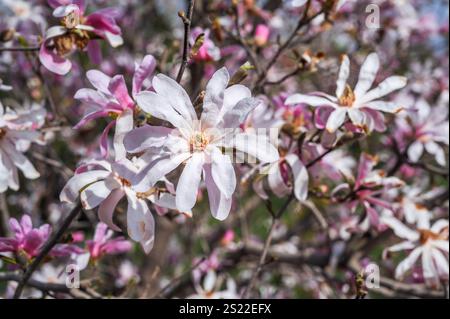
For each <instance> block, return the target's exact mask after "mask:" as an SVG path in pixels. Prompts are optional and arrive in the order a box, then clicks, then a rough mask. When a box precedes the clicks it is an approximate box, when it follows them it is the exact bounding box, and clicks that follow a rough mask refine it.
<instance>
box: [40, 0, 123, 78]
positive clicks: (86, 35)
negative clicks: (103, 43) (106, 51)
mask: <svg viewBox="0 0 450 319" xmlns="http://www.w3.org/2000/svg"><path fill="white" fill-rule="evenodd" d="M48 3H49V5H50V6H51V7H53V8H54V9H55V10H54V11H53V16H54V17H56V18H59V19H60V20H61V25H59V26H53V27H51V28H49V29H48V30H47V32H46V34H45V38H44V41H43V42H42V45H41V49H40V51H39V59H40V61H41V63H42V65H44V66H45V67H46V68H47V69H48V70H50V71H51V72H54V73H56V74H60V75H64V74H67V73H68V72H69V71H70V69H71V68H72V63H71V62H70V61H69V60H68V59H66V56H67V55H69V54H70V53H71V52H72V51H73V50H74V49H75V48H76V49H79V50H84V49H86V48H87V49H88V51H89V53H90V56H91V58H93V59H94V60H96V62H99V60H100V59H99V54H100V48H99V47H98V44H97V43H96V42H95V41H92V40H95V39H99V38H100V39H106V40H107V41H108V42H109V43H110V45H111V46H112V47H118V46H120V45H122V43H123V40H122V37H121V35H120V34H121V30H120V28H119V26H117V24H116V21H115V19H116V18H117V17H118V15H119V12H118V11H117V10H116V9H114V8H108V9H103V10H99V11H96V12H94V13H92V14H90V15H88V16H86V17H85V16H84V11H85V4H84V0H49V1H48Z"/></svg>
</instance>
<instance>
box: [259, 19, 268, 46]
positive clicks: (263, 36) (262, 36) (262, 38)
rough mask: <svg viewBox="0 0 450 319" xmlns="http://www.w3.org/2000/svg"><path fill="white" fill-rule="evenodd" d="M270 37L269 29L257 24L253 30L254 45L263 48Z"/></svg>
mask: <svg viewBox="0 0 450 319" xmlns="http://www.w3.org/2000/svg"><path fill="white" fill-rule="evenodd" d="M269 37H270V28H269V27H268V26H267V25H265V24H258V25H257V26H256V30H255V43H256V45H258V46H264V45H265V44H266V43H267V41H268V40H269Z"/></svg>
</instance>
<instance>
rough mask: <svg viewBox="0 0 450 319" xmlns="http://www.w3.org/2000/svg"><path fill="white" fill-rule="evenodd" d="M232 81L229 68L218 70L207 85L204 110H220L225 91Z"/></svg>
mask: <svg viewBox="0 0 450 319" xmlns="http://www.w3.org/2000/svg"><path fill="white" fill-rule="evenodd" d="M229 81H230V74H229V73H228V70H227V68H221V69H219V70H217V71H216V72H215V73H214V74H213V76H212V77H211V79H210V80H209V82H208V84H207V85H206V92H205V98H204V100H203V101H204V102H203V104H204V105H203V112H209V111H212V112H214V113H216V112H219V111H220V108H221V107H222V104H223V99H224V92H225V90H226V88H227V86H228V82H229Z"/></svg>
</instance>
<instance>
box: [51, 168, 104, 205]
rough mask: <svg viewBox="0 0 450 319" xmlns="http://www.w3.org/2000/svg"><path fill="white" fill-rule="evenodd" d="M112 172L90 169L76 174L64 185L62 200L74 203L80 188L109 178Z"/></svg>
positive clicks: (60, 197) (60, 196)
mask: <svg viewBox="0 0 450 319" xmlns="http://www.w3.org/2000/svg"><path fill="white" fill-rule="evenodd" d="M110 174H111V172H108V171H101V170H97V171H89V172H85V173H80V174H76V175H74V176H73V177H72V178H71V179H69V181H68V182H67V184H66V186H64V188H63V190H62V191H61V194H60V195H59V199H60V200H61V201H62V202H68V203H73V202H75V201H76V199H77V197H78V195H79V192H80V190H81V189H82V188H83V187H86V186H87V185H89V184H92V183H94V182H97V181H99V180H102V179H105V178H107V177H108V176H109V175H110Z"/></svg>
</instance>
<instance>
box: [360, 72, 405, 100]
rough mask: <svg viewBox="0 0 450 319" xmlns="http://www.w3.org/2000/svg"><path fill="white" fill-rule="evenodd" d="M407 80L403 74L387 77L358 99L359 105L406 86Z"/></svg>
mask: <svg viewBox="0 0 450 319" xmlns="http://www.w3.org/2000/svg"><path fill="white" fill-rule="evenodd" d="M407 82H408V80H407V78H405V77H403V76H391V77H390V78H387V79H386V80H384V81H383V82H381V83H380V85H378V87H376V88H375V89H373V90H371V91H369V92H367V94H365V95H364V96H362V97H361V98H360V99H358V100H357V103H358V104H359V105H364V104H366V103H368V102H371V101H374V100H377V99H379V98H381V97H383V96H385V95H388V94H389V93H392V92H394V91H396V90H399V89H401V88H404V87H405V86H406V84H407Z"/></svg>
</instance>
